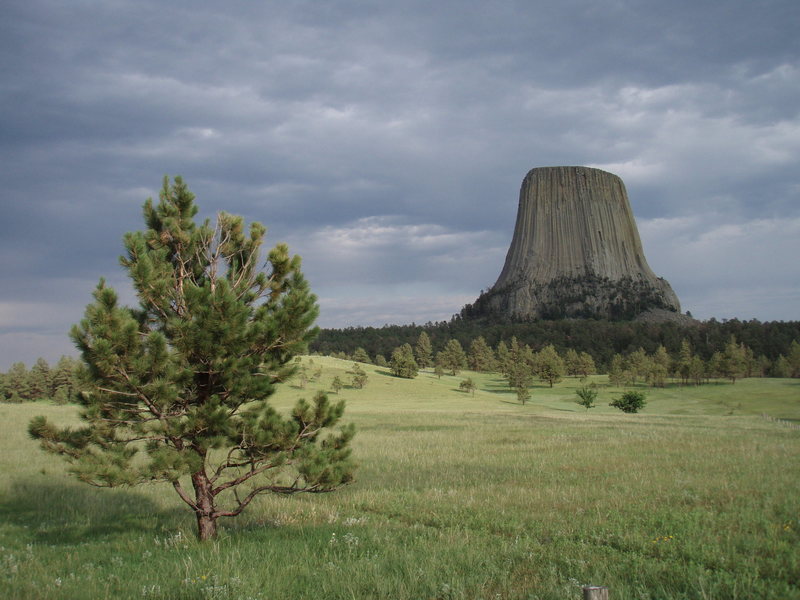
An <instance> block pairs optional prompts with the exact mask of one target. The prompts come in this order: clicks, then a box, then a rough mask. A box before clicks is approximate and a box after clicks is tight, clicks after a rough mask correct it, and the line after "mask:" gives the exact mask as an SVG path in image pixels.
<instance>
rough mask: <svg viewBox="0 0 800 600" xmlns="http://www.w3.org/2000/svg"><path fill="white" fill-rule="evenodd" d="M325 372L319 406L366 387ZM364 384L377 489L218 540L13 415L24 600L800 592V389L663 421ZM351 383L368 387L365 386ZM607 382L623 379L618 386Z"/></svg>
mask: <svg viewBox="0 0 800 600" xmlns="http://www.w3.org/2000/svg"><path fill="white" fill-rule="evenodd" d="M314 362H315V365H316V366H323V367H324V371H323V376H322V379H321V380H320V381H319V382H312V383H309V384H308V389H305V390H303V389H299V387H295V386H292V385H288V386H285V388H284V389H283V390H282V391H281V392H280V394H279V395H278V396H277V397H276V399H275V402H276V404H277V405H278V406H281V407H288V406H290V405H291V404H292V403H293V401H294V399H295V398H296V397H298V396H302V395H306V396H310V395H312V394H313V392H314V390H315V389H317V388H318V387H320V386H321V387H328V386H329V385H330V381H331V380H332V379H333V377H334V376H335V375H339V376H340V377H342V378H343V379H345V378H346V374H345V370H346V369H347V368H348V367H349V366H350V365H349V363H343V362H340V361H335V360H333V359H327V358H325V359H322V358H318V357H314ZM366 368H367V371H368V373H369V376H370V380H369V382H368V384H367V386H366V388H364V389H362V390H356V389H349V388H345V389H343V390H342V391H341V393H340V396H341V397H342V398H345V399H347V401H348V410H347V413H346V419H348V420H351V421H354V422H355V423H356V425H357V427H358V434H357V436H356V439H355V441H354V444H355V453H356V456H357V459H358V461H359V463H360V466H359V470H358V472H357V481H356V482H355V483H354V484H353V485H351V486H349V487H347V488H345V489H343V490H340V491H339V492H336V493H334V494H330V495H322V496H305V497H293V498H282V497H263V498H261V499H260V500H258V501H257V502H256V503H255V505H254V506H252V507H250V508H249V509H248V512H245V513H244V514H243V515H242V516H241V517H239V518H237V519H235V520H231V521H228V522H226V523H225V526H224V527H223V529H222V534H221V536H220V538H219V539H218V540H216V541H214V542H212V543H207V544H200V543H199V542H197V541H195V538H194V520H193V518H192V515H191V514H190V513H189V512H188V510H186V509H185V508H184V506H183V505H182V503H181V502H180V501H179V500H178V499H177V497H175V496H174V492H172V490H171V489H170V488H168V487H164V486H144V487H139V488H134V489H125V490H102V489H95V488H91V487H88V486H84V485H81V484H79V483H76V482H74V481H72V480H71V479H69V478H67V477H66V476H65V475H64V474H63V472H64V465H63V464H62V463H61V462H60V461H59V460H58V459H56V458H54V457H50V456H47V455H45V454H43V453H42V452H41V451H39V450H38V449H37V448H36V445H35V444H34V443H33V442H32V441H30V440H28V439H27V438H26V436H25V427H26V424H27V421H28V420H29V419H30V417H31V416H33V415H35V414H41V413H47V414H48V415H49V416H51V417H53V418H57V419H59V420H61V421H62V422H64V421H66V420H69V419H72V418H74V412H72V411H71V409H70V408H67V407H57V406H49V405H43V404H23V405H0V419H2V422H3V425H2V428H3V436H2V438H0V466H2V473H3V474H4V478H3V480H2V481H1V482H0V561H2V565H1V566H2V567H3V568H2V570H0V573H1V574H0V596H1V597H4V598H76V599H80V598H163V599H167V598H170V599H171V598H176V599H205V598H237V599H247V598H252V599H256V598H258V599H264V600H266V599H275V598H325V599H328V598H332V599H338V598H342V599H344V598H387V599H388V598H393V599H394V598H397V599H430V598H440V599H446V598H464V599H466V598H486V599H489V598H491V599H494V598H500V599H512V598H514V599H517V598H519V599H534V598H538V599H554V600H555V599H558V600H562V599H568V598H576V599H577V598H580V597H581V591H580V587H581V585H582V584H589V583H592V584H602V585H607V586H609V587H610V588H611V593H612V597H613V598H615V600H616V599H628V598H630V599H633V598H637V599H638V598H653V599H656V598H659V599H661V598H697V599H703V598H720V599H722V598H725V599H728V598H776V599H777V598H800V588H799V587H798V582H799V581H800V566H798V563H799V562H800V560H799V559H800V552H798V547H799V546H798V542H800V539H798V538H799V537H800V520H798V519H799V517H800V461H798V458H800V456H798V454H800V431H798V430H797V429H795V428H792V427H787V426H785V425H784V424H782V423H781V422H777V421H771V420H768V419H764V418H762V417H761V415H762V414H767V415H769V416H771V417H774V418H780V419H784V420H793V419H798V418H799V417H800V385H798V382H797V381H790V380H745V381H742V382H737V383H736V384H735V385H730V384H719V385H713V384H712V385H709V386H703V387H701V388H691V387H689V388H681V387H678V386H675V387H668V388H666V389H664V390H654V391H650V392H649V398H648V405H647V407H646V409H645V411H644V412H643V413H641V414H637V415H624V414H622V413H620V412H619V411H617V410H615V409H612V408H610V407H608V402H609V401H610V400H611V398H613V397H614V396H615V395H618V393H619V392H620V391H621V390H617V389H614V388H609V387H607V386H604V385H601V387H600V397H599V399H598V404H599V406H598V408H595V409H592V410H590V411H588V413H587V412H586V411H585V410H584V409H583V408H582V407H580V406H578V405H577V404H576V403H575V402H574V400H575V395H574V390H575V388H576V387H577V386H579V385H581V384H580V382H578V381H576V380H572V379H570V380H567V381H565V382H563V383H562V384H559V385H557V386H556V387H554V388H552V389H550V388H549V387H546V384H543V385H542V386H536V387H535V388H534V389H533V395H532V400H531V401H530V402H529V403H528V404H527V405H525V406H521V405H519V404H518V403H516V398H515V396H514V394H513V393H511V392H509V391H508V390H507V387H506V386H504V384H503V382H502V381H501V380H499V379H497V378H496V377H495V376H490V375H480V374H475V373H468V374H464V375H463V376H467V375H469V376H470V377H472V378H473V379H474V380H475V381H476V383H478V391H477V392H476V395H475V397H473V396H472V395H471V394H467V393H464V392H460V391H459V390H458V383H459V382H460V380H461V379H462V377H449V376H444V377H442V378H441V379H439V378H437V377H435V376H434V375H433V374H431V373H427V372H425V373H423V374H421V375H420V376H419V377H418V378H417V379H415V380H401V379H397V378H393V377H391V376H390V375H389V374H388V369H381V368H374V367H366ZM345 380H346V379H345ZM598 383H600V384H604V379H602V378H598Z"/></svg>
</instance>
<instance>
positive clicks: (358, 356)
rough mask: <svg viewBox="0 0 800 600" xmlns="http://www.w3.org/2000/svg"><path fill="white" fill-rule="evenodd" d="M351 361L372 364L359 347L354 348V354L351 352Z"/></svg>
mask: <svg viewBox="0 0 800 600" xmlns="http://www.w3.org/2000/svg"><path fill="white" fill-rule="evenodd" d="M353 360H354V361H356V362H360V363H366V364H372V361H371V360H370V358H369V354H367V351H366V350H364V349H363V348H361V347H358V348H356V349H355V352H353Z"/></svg>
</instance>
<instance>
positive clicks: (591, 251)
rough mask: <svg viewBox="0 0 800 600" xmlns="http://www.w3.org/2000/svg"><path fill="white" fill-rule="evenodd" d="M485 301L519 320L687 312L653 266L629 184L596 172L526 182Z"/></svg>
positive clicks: (535, 175)
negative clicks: (511, 232) (506, 246)
mask: <svg viewBox="0 0 800 600" xmlns="http://www.w3.org/2000/svg"><path fill="white" fill-rule="evenodd" d="M483 300H484V304H485V305H486V307H488V308H490V309H491V310H492V311H493V312H501V313H505V314H507V315H509V316H513V317H517V318H520V317H521V318H538V317H548V316H592V317H611V318H614V317H620V316H628V317H629V316H633V314H634V313H638V312H644V311H646V310H649V309H652V308H658V309H666V310H668V311H675V312H679V311H680V303H679V301H678V298H677V296H676V295H675V293H674V292H673V291H672V288H671V287H670V285H669V283H667V282H666V281H665V280H664V279H661V278H659V277H656V275H655V274H654V273H653V271H652V270H651V269H650V267H649V266H648V264H647V260H646V259H645V257H644V251H643V250H642V243H641V240H640V239H639V232H638V230H637V228H636V222H635V221H634V218H633V212H632V211H631V207H630V203H629V202H628V195H627V192H626V191H625V185H624V184H623V183H622V180H621V179H620V178H619V177H617V176H616V175H613V174H611V173H607V172H606V171H601V170H599V169H591V168H588V167H541V168H536V169H532V170H531V171H530V172H529V173H528V174H527V175H526V176H525V179H524V180H523V182H522V187H521V189H520V196H519V209H518V212H517V222H516V227H515V229H514V238H513V240H512V242H511V247H510V248H509V250H508V255H507V256H506V262H505V265H504V267H503V271H502V272H501V273H500V277H499V278H498V279H497V283H495V285H494V286H493V287H492V289H491V290H490V291H489V293H488V295H487V297H486V298H484V299H483Z"/></svg>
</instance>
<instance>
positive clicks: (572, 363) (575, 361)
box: [564, 348, 580, 375]
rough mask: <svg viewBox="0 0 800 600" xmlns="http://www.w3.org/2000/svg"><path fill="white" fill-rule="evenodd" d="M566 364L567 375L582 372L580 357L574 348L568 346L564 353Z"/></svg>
mask: <svg viewBox="0 0 800 600" xmlns="http://www.w3.org/2000/svg"><path fill="white" fill-rule="evenodd" d="M564 366H565V367H566V369H567V375H578V373H580V358H579V357H578V353H577V352H576V351H575V350H573V349H572V348H568V349H567V351H566V353H565V354H564Z"/></svg>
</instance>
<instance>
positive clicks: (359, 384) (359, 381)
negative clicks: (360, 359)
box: [348, 363, 369, 390]
mask: <svg viewBox="0 0 800 600" xmlns="http://www.w3.org/2000/svg"><path fill="white" fill-rule="evenodd" d="M348 373H349V374H350V375H352V376H353V378H352V380H351V382H350V385H352V386H353V387H354V388H356V389H357V390H360V389H361V388H363V387H364V386H365V385H367V380H368V379H369V377H368V376H367V372H366V371H365V370H364V369H362V368H361V366H360V365H359V364H358V363H353V368H352V369H350V370H349V371H348Z"/></svg>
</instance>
